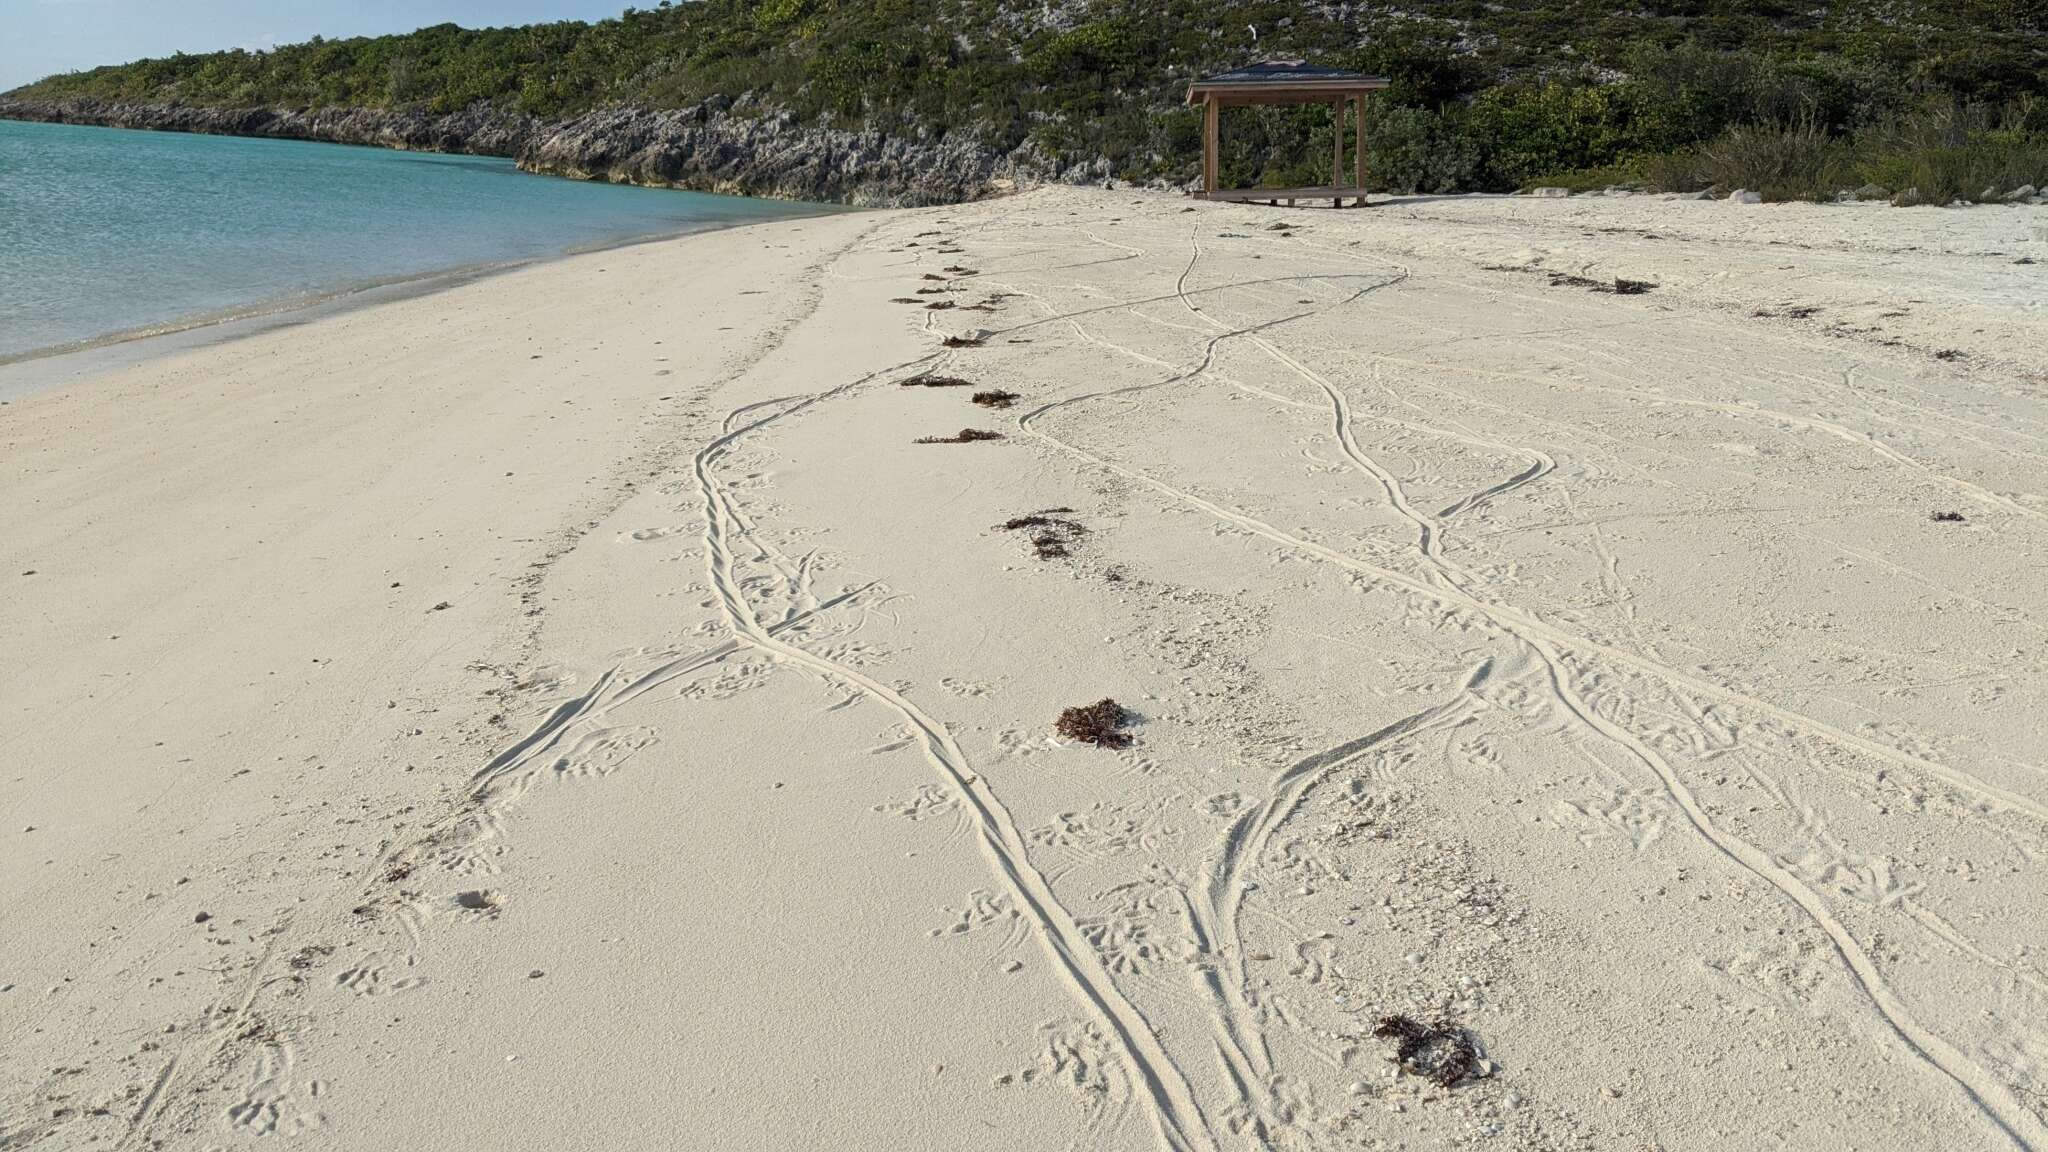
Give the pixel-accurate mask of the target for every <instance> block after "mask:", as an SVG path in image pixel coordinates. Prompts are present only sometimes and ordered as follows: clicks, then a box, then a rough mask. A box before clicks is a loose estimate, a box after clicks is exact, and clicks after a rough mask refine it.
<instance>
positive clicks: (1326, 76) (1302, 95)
mask: <svg viewBox="0 0 2048 1152" xmlns="http://www.w3.org/2000/svg"><path fill="white" fill-rule="evenodd" d="M1390 83H1391V81H1389V80H1388V79H1387V78H1386V77H1384V76H1368V75H1366V74H1365V73H1363V72H1347V71H1345V70H1344V69H1342V68H1323V67H1318V66H1317V65H1314V64H1309V63H1307V62H1305V61H1301V60H1266V61H1262V62H1261V63H1258V64H1252V65H1248V66H1246V67H1243V68H1233V69H1231V70H1230V71H1228V72H1219V73H1217V74H1216V75H1214V76H1204V77H1202V78H1201V79H1199V80H1197V81H1195V82H1194V83H1193V84H1192V85H1190V86H1189V87H1188V103H1190V104H1200V103H1202V102H1204V101H1206V100H1207V99H1209V98H1210V97H1211V96H1214V97H1216V98H1217V99H1218V100H1219V101H1225V102H1228V103H1233V104H1235V103H1246V104H1253V103H1256V104H1267V103H1271V104H1306V103H1319V102H1322V101H1327V100H1333V99H1338V98H1341V97H1343V96H1348V95H1351V94H1353V93H1358V92H1373V91H1377V90H1379V89H1382V88H1385V87H1387V86H1388V85H1389V84H1390Z"/></svg>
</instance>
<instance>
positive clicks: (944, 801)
mask: <svg viewBox="0 0 2048 1152" xmlns="http://www.w3.org/2000/svg"><path fill="white" fill-rule="evenodd" d="M959 810H960V801H959V800H958V799H956V798H955V797H954V796H953V794H952V793H951V792H948V791H947V790H946V789H945V788H943V787H941V786H939V785H937V784H920V785H918V786H917V791H916V792H914V793H912V794H911V796H910V798H909V799H908V800H898V801H895V802H894V803H890V804H877V805H875V807H874V811H876V812H882V813H886V814H888V815H890V816H901V817H903V818H904V819H905V820H912V821H917V820H928V819H930V818H931V817H933V816H942V815H946V814H949V813H953V812H958V811H959Z"/></svg>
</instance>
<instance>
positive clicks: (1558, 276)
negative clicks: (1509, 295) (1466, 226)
mask: <svg viewBox="0 0 2048 1152" xmlns="http://www.w3.org/2000/svg"><path fill="white" fill-rule="evenodd" d="M1484 267H1485V269H1486V270H1487V271H1488V272H1524V273H1529V274H1532V275H1537V276H1548V277H1550V286H1551V287H1552V288H1584V289H1585V290H1586V291H1588V292H1606V293H1608V294H1610V295H1614V296H1641V295H1642V294H1644V293H1645V292H1649V291H1651V290H1652V289H1654V288H1656V287H1657V285H1655V284H1653V283H1651V282H1650V281H1648V280H1629V279H1625V278H1623V277H1620V276H1616V277H1615V278H1614V279H1613V280H1612V281H1608V280H1591V279H1588V278H1586V277H1584V276H1574V275H1572V274H1571V273H1569V272H1552V271H1550V270H1549V269H1547V268H1530V267H1523V266H1518V265H1514V264H1487V265H1484Z"/></svg>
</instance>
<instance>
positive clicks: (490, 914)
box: [448, 888, 505, 920]
mask: <svg viewBox="0 0 2048 1152" xmlns="http://www.w3.org/2000/svg"><path fill="white" fill-rule="evenodd" d="M448 906H449V907H450V908H453V909H454V910H455V914H456V915H458V916H461V917H463V918H464V919H481V920H495V919H497V917H498V913H499V912H500V911H501V910H502V909H503V908H504V907H505V895H504V893H502V892H499V891H498V890H497V889H495V888H472V889H469V890H468V891H464V892H457V893H455V894H454V895H453V896H450V897H448Z"/></svg>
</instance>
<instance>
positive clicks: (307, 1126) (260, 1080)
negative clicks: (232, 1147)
mask: <svg viewBox="0 0 2048 1152" xmlns="http://www.w3.org/2000/svg"><path fill="white" fill-rule="evenodd" d="M297 1063H298V1059H297V1056H296V1055H295V1054H294V1052H293V1051H292V1048H291V1046H290V1045H289V1044H269V1045H265V1046H264V1048H263V1049H262V1051H261V1052H260V1053H259V1054H258V1055H257V1058H256V1067H255V1069H254V1070H253V1071H252V1072H251V1073H250V1078H249V1085H248V1087H247V1088H246V1089H245V1090H244V1092H243V1094H242V1096H241V1098H240V1099H238V1100H236V1101H235V1102H234V1103H233V1104H230V1105H228V1107H227V1110H226V1111H225V1112H223V1113H222V1114H221V1126H222V1127H224V1128H226V1129H227V1130H228V1131H229V1132H231V1133H239V1134H245V1135H249V1136H283V1137H285V1138H287V1139H289V1138H291V1137H295V1136H299V1135H301V1134H303V1133H305V1132H308V1131H311V1130H312V1129H315V1128H323V1127H325V1126H326V1124H327V1117H326V1116H324V1115H322V1114H321V1113H320V1112H319V1111H318V1110H316V1109H311V1108H308V1107H306V1106H304V1105H302V1104H301V1103H300V1101H299V1097H300V1096H301V1094H303V1095H304V1096H305V1097H306V1098H307V1099H309V1100H317V1099H319V1098H320V1097H321V1096H324V1095H326V1094H327V1085H326V1084H324V1083H322V1082H321V1081H319V1080H308V1081H305V1082H304V1083H300V1082H298V1081H297V1080H295V1079H294V1078H293V1072H294V1070H295V1067H296V1065H297Z"/></svg>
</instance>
